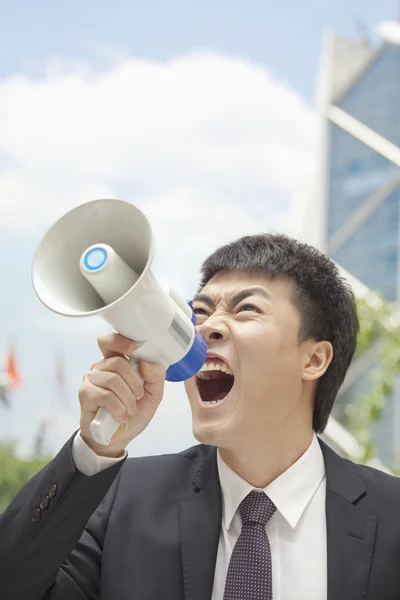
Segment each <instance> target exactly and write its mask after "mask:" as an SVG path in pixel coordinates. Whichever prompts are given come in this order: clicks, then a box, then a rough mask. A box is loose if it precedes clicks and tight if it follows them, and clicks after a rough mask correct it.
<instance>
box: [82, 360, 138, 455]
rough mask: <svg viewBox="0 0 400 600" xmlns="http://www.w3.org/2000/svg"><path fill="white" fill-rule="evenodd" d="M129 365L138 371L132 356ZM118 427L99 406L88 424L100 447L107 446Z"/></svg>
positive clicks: (105, 410)
mask: <svg viewBox="0 0 400 600" xmlns="http://www.w3.org/2000/svg"><path fill="white" fill-rule="evenodd" d="M129 364H130V365H131V367H133V368H134V369H135V371H138V370H139V361H137V360H136V358H134V357H133V356H132V357H131V358H130V359H129ZM120 425H121V423H119V422H118V421H116V420H115V419H114V417H113V416H112V414H111V413H110V411H108V410H107V409H106V408H103V407H102V406H101V407H100V408H99V409H98V411H97V413H96V416H95V418H94V419H93V421H92V422H91V423H90V433H91V434H92V437H93V439H94V441H95V442H97V443H98V444H101V445H102V446H108V444H109V443H110V442H111V439H112V437H113V435H114V433H115V432H116V431H117V429H118V427H119V426H120Z"/></svg>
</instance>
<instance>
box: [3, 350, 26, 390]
mask: <svg viewBox="0 0 400 600" xmlns="http://www.w3.org/2000/svg"><path fill="white" fill-rule="evenodd" d="M4 371H5V374H6V376H7V378H8V386H7V387H9V388H10V389H14V388H17V387H19V386H20V385H21V383H22V379H21V375H20V373H19V370H18V368H17V363H16V360H15V351H14V347H13V346H10V348H9V350H8V354H7V359H6V367H5V370H4Z"/></svg>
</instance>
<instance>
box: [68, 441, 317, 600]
mask: <svg viewBox="0 0 400 600" xmlns="http://www.w3.org/2000/svg"><path fill="white" fill-rule="evenodd" d="M72 454H73V458H74V461H75V464H76V467H77V469H78V470H80V471H81V472H82V473H84V474H85V475H94V474H95V473H97V472H99V471H101V470H102V469H106V468H107V467H109V466H111V465H112V464H114V463H116V462H118V461H119V460H122V459H123V458H124V457H121V458H105V457H99V456H97V454H95V453H94V452H93V451H92V450H91V449H90V448H89V447H88V446H87V445H86V444H85V442H84V441H83V440H82V438H81V436H80V434H79V433H78V434H77V435H76V436H75V439H74V442H73V446H72ZM217 464H218V472H219V477H220V482H221V489H222V522H221V533H220V538H219V545H218V554H217V562H216V567H215V574H214V586H213V593H212V598H211V600H223V597H224V589H225V581H226V575H227V572H228V565H229V560H230V557H231V554H232V550H233V548H234V545H235V543H236V541H237V539H238V537H239V535H240V531H241V518H240V514H239V510H238V507H239V504H240V503H241V501H242V500H243V498H245V497H246V496H247V494H249V493H250V492H251V491H252V490H254V489H255V490H259V488H254V487H253V486H251V485H250V484H249V483H248V482H247V481H245V480H244V479H242V478H241V477H239V475H238V474H237V473H235V472H234V471H232V469H230V468H229V467H228V466H227V465H226V464H225V463H224V461H223V460H222V459H221V456H220V454H219V452H217ZM264 492H265V493H266V494H267V495H268V497H269V498H270V499H271V500H272V502H273V503H274V504H275V506H276V508H277V510H276V512H275V514H274V515H273V516H272V517H271V519H270V521H269V522H268V523H267V525H266V532H267V535H268V539H269V542H270V546H271V555H272V589H273V598H274V600H326V598H327V548H326V517H325V495H326V482H325V464H324V459H323V455H322V451H321V448H320V445H319V443H318V438H317V436H316V435H315V434H314V436H313V440H312V442H311V444H310V446H309V448H308V449H307V451H306V452H305V453H304V454H303V455H302V456H301V457H300V458H299V460H298V461H296V462H295V463H294V464H293V465H292V466H291V467H290V468H289V469H287V470H286V471H285V472H284V473H282V475H280V476H279V477H278V478H277V479H275V480H274V481H273V482H272V483H270V484H269V485H268V486H267V487H266V488H264Z"/></svg>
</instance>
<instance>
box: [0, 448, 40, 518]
mask: <svg viewBox="0 0 400 600" xmlns="http://www.w3.org/2000/svg"><path fill="white" fill-rule="evenodd" d="M49 459H50V458H49V457H48V458H46V459H44V458H32V459H30V460H23V459H21V458H18V457H17V455H16V452H15V444H14V443H12V442H10V443H7V444H5V443H3V444H1V445H0V512H3V511H4V510H5V509H6V508H7V506H8V505H9V503H10V502H11V500H12V499H13V498H14V497H15V495H16V494H17V492H18V491H19V490H20V489H21V488H22V487H23V485H25V483H26V482H27V481H28V480H29V479H31V477H33V476H34V475H35V474H36V473H37V472H38V471H40V469H42V468H43V467H44V466H45V464H46V463H47V462H48V460H49Z"/></svg>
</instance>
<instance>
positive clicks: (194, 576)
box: [179, 449, 222, 600]
mask: <svg viewBox="0 0 400 600" xmlns="http://www.w3.org/2000/svg"><path fill="white" fill-rule="evenodd" d="M221 518H222V505H221V488H220V483H219V477H218V469H217V459H216V450H215V449H213V451H212V454H211V456H210V457H209V458H207V459H206V460H205V461H204V463H203V464H202V465H201V467H200V469H199V471H198V473H197V475H196V477H195V479H194V481H193V482H192V490H191V492H190V495H189V497H188V498H187V499H186V500H185V501H183V502H182V503H181V505H180V507H179V525H180V533H181V543H182V564H183V580H184V589H185V600H210V598H211V594H212V588H213V583H214V570H215V563H216V559H217V551H218V541H219V534H220V529H221Z"/></svg>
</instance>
